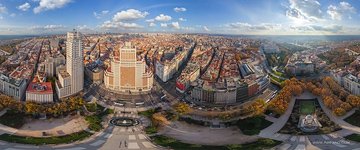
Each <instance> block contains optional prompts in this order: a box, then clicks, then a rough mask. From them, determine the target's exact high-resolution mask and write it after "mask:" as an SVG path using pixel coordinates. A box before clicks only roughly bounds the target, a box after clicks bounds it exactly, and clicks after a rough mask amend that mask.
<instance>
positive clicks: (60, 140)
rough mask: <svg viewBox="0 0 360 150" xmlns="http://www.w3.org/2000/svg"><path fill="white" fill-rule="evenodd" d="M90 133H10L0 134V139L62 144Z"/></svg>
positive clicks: (17, 141)
mask: <svg viewBox="0 0 360 150" xmlns="http://www.w3.org/2000/svg"><path fill="white" fill-rule="evenodd" d="M91 135H92V134H91V133H89V132H87V131H81V132H77V133H73V134H69V135H64V136H58V137H41V138H40V137H24V136H16V135H10V134H6V133H5V134H2V135H0V140H2V141H7V142H12V143H21V144H33V145H42V144H64V143H71V142H74V141H79V140H83V139H85V138H87V137H89V136H91Z"/></svg>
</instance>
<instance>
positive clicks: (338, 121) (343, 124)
mask: <svg viewBox="0 0 360 150" xmlns="http://www.w3.org/2000/svg"><path fill="white" fill-rule="evenodd" d="M316 98H317V99H318V101H319V104H320V106H321V108H322V109H323V111H324V112H325V113H326V115H327V116H328V117H329V118H330V120H331V121H333V122H334V123H336V124H338V125H339V126H340V127H341V128H343V129H347V130H350V131H352V132H354V133H358V134H360V127H357V126H354V125H351V124H349V123H347V122H346V121H344V120H342V117H338V116H335V115H334V114H333V113H332V111H331V110H330V109H329V108H327V107H326V106H325V104H324V103H323V101H322V99H321V98H320V97H316ZM353 111H355V110H353ZM348 114H350V112H349V113H348Z"/></svg>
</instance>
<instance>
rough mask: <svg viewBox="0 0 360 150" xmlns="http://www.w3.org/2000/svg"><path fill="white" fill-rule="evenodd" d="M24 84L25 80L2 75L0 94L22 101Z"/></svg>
mask: <svg viewBox="0 0 360 150" xmlns="http://www.w3.org/2000/svg"><path fill="white" fill-rule="evenodd" d="M26 84H27V81H26V79H13V78H11V77H8V76H5V75H3V74H1V75H0V92H2V93H4V94H6V95H8V96H10V97H13V98H14V99H16V100H24V98H25V91H26Z"/></svg>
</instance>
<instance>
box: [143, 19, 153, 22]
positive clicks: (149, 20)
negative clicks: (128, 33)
mask: <svg viewBox="0 0 360 150" xmlns="http://www.w3.org/2000/svg"><path fill="white" fill-rule="evenodd" d="M145 22H155V19H148V20H145Z"/></svg>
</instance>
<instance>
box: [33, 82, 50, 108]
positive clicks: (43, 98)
mask: <svg viewBox="0 0 360 150" xmlns="http://www.w3.org/2000/svg"><path fill="white" fill-rule="evenodd" d="M53 93H54V92H53V89H52V86H51V82H43V83H33V82H32V83H30V84H29V86H28V88H27V89H26V101H30V102H36V103H52V102H54V100H53V97H54V94H53Z"/></svg>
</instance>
